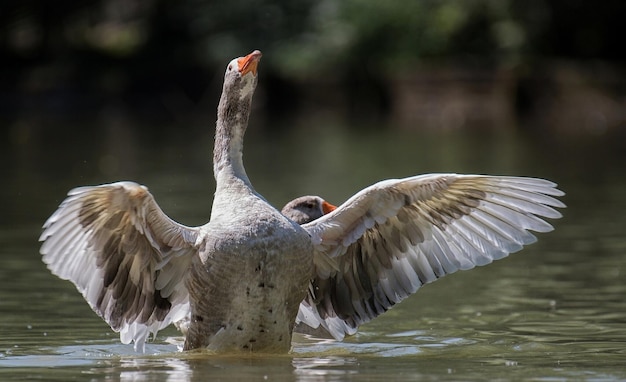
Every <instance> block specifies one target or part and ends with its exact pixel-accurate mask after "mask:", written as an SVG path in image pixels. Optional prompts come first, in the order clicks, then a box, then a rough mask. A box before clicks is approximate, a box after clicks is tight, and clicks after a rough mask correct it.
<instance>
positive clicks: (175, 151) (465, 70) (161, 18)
mask: <svg viewBox="0 0 626 382" xmlns="http://www.w3.org/2000/svg"><path fill="white" fill-rule="evenodd" d="M625 14H626V3H625V2H624V1H622V0H606V1H602V2H589V1H581V0H438V1H433V0H422V1H410V2H407V1H400V0H391V1H386V2H380V1H373V0H346V1H337V0H315V1H313V0H299V1H279V0H256V1H252V0H233V1H228V2H222V1H193V0H186V1H164V0H130V1H128V0H97V1H82V2H75V1H67V0H58V1H54V2H50V1H36V0H31V1H11V0H9V1H3V2H2V4H1V5H0V25H1V28H0V65H2V70H1V71H0V126H1V134H2V135H3V138H2V142H3V143H1V147H0V149H1V150H0V151H1V152H2V153H1V154H0V155H2V157H0V159H2V161H3V163H4V165H3V166H0V168H1V169H2V171H3V172H4V175H5V176H4V177H3V178H4V179H6V180H8V183H10V184H13V185H14V186H13V187H14V189H9V192H11V193H12V195H11V197H8V198H5V200H6V199H9V200H15V199H16V198H18V199H19V200H23V201H24V204H29V203H30V201H31V200H32V199H31V197H24V196H21V197H20V195H23V193H27V192H32V193H33V194H34V195H31V196H36V194H37V192H39V191H40V190H39V189H38V188H39V187H38V186H37V185H45V187H46V188H48V187H52V185H53V184H54V183H55V182H57V181H60V180H61V179H62V176H67V177H68V178H67V179H66V180H65V181H64V182H61V184H60V185H59V190H54V192H56V193H57V195H56V197H55V198H54V200H56V201H58V199H59V198H60V196H61V195H63V194H64V190H66V189H67V188H68V186H71V185H75V184H83V183H103V182H106V181H114V180H118V179H121V178H131V179H138V180H139V181H145V180H144V179H143V177H145V176H146V174H147V173H148V172H149V171H150V170H152V171H154V172H155V173H157V174H159V173H160V174H161V177H160V178H166V179H167V177H164V176H163V174H164V173H165V169H166V168H167V166H170V165H171V166H172V167H173V168H175V167H178V168H179V170H177V171H180V166H184V167H185V168H186V169H187V170H189V171H190V172H191V173H192V174H196V175H189V177H191V178H195V177H200V176H202V177H205V176H206V177H207V178H209V180H208V182H210V181H211V179H210V178H211V177H210V175H208V173H209V172H210V169H211V167H210V163H209V161H208V160H207V159H208V158H209V155H208V152H209V151H210V150H211V145H212V135H213V131H214V120H215V109H216V105H217V102H218V99H219V96H220V92H221V86H222V78H223V72H224V68H225V66H226V64H227V63H228V62H229V61H230V60H231V59H232V58H234V57H238V56H242V55H245V54H247V53H249V52H250V51H252V50H253V49H260V50H261V51H262V52H263V53H264V56H263V59H262V62H261V66H260V82H259V87H258V90H257V93H256V95H255V99H254V111H253V115H252V118H251V126H252V127H251V129H249V132H248V134H249V136H248V140H247V142H248V143H250V142H251V141H256V142H260V143H258V144H255V145H250V144H248V145H247V146H246V152H247V153H252V152H253V150H259V153H258V156H255V157H253V159H251V160H249V161H247V165H248V166H249V167H253V169H254V170H255V171H257V173H261V174H265V173H266V172H269V173H272V172H273V173H275V174H278V175H276V176H279V175H280V172H281V171H284V172H286V173H292V172H298V171H300V172H306V173H308V174H310V176H311V177H316V176H317V177H318V178H321V179H324V181H317V182H313V181H306V180H303V179H298V180H297V183H295V184H294V183H291V184H289V185H286V186H285V187H276V189H277V191H276V192H277V196H276V201H275V203H276V204H281V203H282V202H283V201H284V200H286V199H288V198H289V197H291V196H293V197H295V196H297V194H295V193H297V192H300V193H310V192H313V191H317V192H320V191H318V190H317V189H313V190H311V188H310V186H311V184H315V185H319V184H322V183H324V184H325V186H326V188H330V191H329V192H330V193H331V195H332V196H335V197H337V198H344V197H347V196H349V195H351V193H352V192H353V191H355V188H354V185H353V186H352V188H351V189H350V190H349V191H343V189H344V188H342V187H339V186H337V191H336V192H334V191H335V190H334V189H333V187H334V186H335V185H336V184H341V183H345V184H349V183H355V181H354V180H353V179H348V178H346V177H345V173H346V172H352V171H355V170H353V169H354V167H358V168H359V169H358V170H356V172H357V173H358V171H362V172H363V173H365V174H369V175H370V176H369V177H367V178H366V179H364V180H363V181H362V182H363V183H365V184H361V183H358V185H359V186H361V185H366V184H367V183H366V182H371V181H376V180H378V179H380V178H386V177H389V176H407V175H412V174H414V173H419V172H429V171H446V172H448V171H458V172H461V171H471V172H493V171H497V172H500V173H518V174H520V175H532V174H534V175H537V176H546V177H549V176H551V177H554V175H555V174H556V175H558V176H557V179H556V180H557V181H558V180H559V178H561V179H564V180H567V179H568V178H572V179H578V180H581V179H588V181H589V182H593V181H595V180H597V179H604V178H607V177H609V178H612V177H620V176H622V175H623V167H624V166H623V164H622V163H623V160H622V159H623V158H624V157H623V154H622V153H623V152H624V151H626V150H624V149H626V143H625V142H626V139H624V138H626V133H625V132H626V107H625V106H626V65H625V62H626V60H625V59H626V49H624V47H623V45H624V44H623V36H624V35H626V34H625V33H626V28H624V22H623V16H624V15H625ZM364 141H367V142H369V144H368V143H367V142H364ZM385 142H386V143H385ZM396 142H400V143H396ZM192 144H196V145H200V147H197V148H193V147H192V146H190V145H192ZM403 144H406V145H407V147H406V148H403V149H400V147H402V145H403ZM359 145H361V146H360V147H359ZM385 145H386V146H388V147H387V148H385ZM144 149H145V150H144ZM290 149H293V150H292V151H289V150H290ZM142 150H144V151H142ZM149 150H152V151H150V152H149ZM285 150H286V151H285ZM385 150H387V151H388V153H387V154H385V152H386V151H385ZM192 152H198V153H199V154H196V156H193V154H192ZM280 152H282V156H280V155H279V154H278V153H280ZM408 152H411V153H414V154H415V155H414V157H408V156H407V155H408V154H407V153H408ZM340 153H343V154H340ZM361 153H362V154H361ZM516 153H517V154H520V153H523V154H524V155H522V156H519V155H518V156H515V155H517V154H516ZM537 153H542V154H544V155H550V156H549V157H547V158H545V157H542V156H539V155H538V154H537ZM344 154H345V155H344ZM250 155H252V154H250ZM299 156H305V157H308V159H309V161H308V162H307V163H301V162H295V163H286V162H288V161H289V160H290V158H294V157H299ZM246 157H247V158H248V155H247V156H246ZM350 158H357V159H355V160H354V162H355V163H354V164H352V167H350V169H348V168H344V167H342V164H346V166H347V164H348V163H350V161H351V159H350ZM364 158H366V159H371V160H372V161H375V162H376V163H377V164H380V163H383V162H385V163H388V165H387V166H379V167H380V171H376V168H378V167H376V166H373V165H372V166H369V165H368V166H362V164H363V163H365V162H364V160H365V159H364ZM506 158H509V159H506ZM528 158H530V159H528ZM181 160H182V161H183V164H180V163H179V162H180V161H181ZM532 162H536V163H532ZM296 163H297V164H296ZM399 163H400V164H399ZM516 163H531V164H529V168H528V169H526V168H523V167H515V166H513V164H516ZM548 163H549V164H552V165H557V164H558V165H559V166H558V167H556V168H555V169H553V170H552V171H550V170H548V169H546V168H545V167H546V166H547V164H548ZM404 164H406V170H399V168H402V166H403V165H404ZM298 166H299V167H298ZM255 167H256V168H255ZM342 171H344V172H343V173H342ZM173 172H176V170H173ZM249 172H250V173H251V174H254V173H253V172H252V171H249ZM177 174H180V173H179V172H177ZM333 174H336V176H334V177H333V176H332V175H333ZM76 177H78V179H77V178H76ZM253 177H254V176H253ZM259 178H260V179H259ZM259 178H257V179H256V180H255V182H256V183H257V184H259V185H262V182H264V181H267V182H268V183H269V182H270V180H268V179H271V178H268V177H267V176H264V175H263V176H260V177H259ZM316 179H317V178H316ZM180 181H181V180H180V179H178V180H171V183H172V184H174V183H176V182H180ZM272 181H275V180H272ZM294 182H296V181H294ZM300 185H301V187H299V186H300ZM307 186H309V188H306V187H307ZM203 187H206V188H208V189H211V185H210V184H207V185H203ZM287 189H290V193H288V192H287ZM29 190H32V191H29ZM270 192H274V189H272V190H271V191H270ZM20 193H22V194H20ZM294 194H295V195H294ZM6 207H7V208H8V209H10V210H11V211H12V212H11V213H5V214H4V216H5V218H6V219H7V220H6V221H9V220H10V219H12V218H15V216H16V215H19V214H20V212H19V211H18V210H19V209H18V208H16V206H15V205H10V206H6ZM11 216H13V217H11ZM0 219H1V218H0Z"/></svg>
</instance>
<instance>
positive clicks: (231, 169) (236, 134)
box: [213, 91, 252, 186]
mask: <svg viewBox="0 0 626 382" xmlns="http://www.w3.org/2000/svg"><path fill="white" fill-rule="evenodd" d="M233 93H234V94H233ZM237 93H238V92H226V91H224V92H223V93H222V97H221V99H220V103H219V106H218V108H217V125H216V129H215V146H214V147H213V174H214V175H215V179H216V181H217V183H218V186H219V185H220V182H221V179H222V177H223V176H226V177H229V178H231V179H232V177H233V176H234V177H236V178H239V179H241V180H243V181H244V182H245V183H247V184H248V185H250V180H249V179H248V176H247V175H246V170H245V168H244V167H243V135H244V133H245V131H246V127H247V126H248V116H249V115H250V104H251V102H252V94H250V95H247V96H244V97H241V98H240V97H239V94H237Z"/></svg>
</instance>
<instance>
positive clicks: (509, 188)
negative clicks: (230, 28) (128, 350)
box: [39, 50, 565, 353]
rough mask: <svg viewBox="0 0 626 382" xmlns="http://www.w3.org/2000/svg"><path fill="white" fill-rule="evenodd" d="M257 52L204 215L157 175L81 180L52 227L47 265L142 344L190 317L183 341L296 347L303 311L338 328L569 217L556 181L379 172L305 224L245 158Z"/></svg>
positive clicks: (230, 81) (242, 62)
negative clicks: (164, 189) (184, 208)
mask: <svg viewBox="0 0 626 382" xmlns="http://www.w3.org/2000/svg"><path fill="white" fill-rule="evenodd" d="M260 58H261V52H260V51H258V50H255V51H253V52H252V53H250V54H248V55H246V56H244V57H239V58H235V59H233V60H232V61H230V63H229V64H228V65H227V68H226V72H225V75H224V85H223V90H222V95H221V98H220V101H219V105H218V108H217V122H216V131H215V143H214V151H213V172H214V177H215V180H216V190H215V195H214V198H213V206H212V210H211V216H210V220H209V222H208V223H206V224H204V225H201V226H198V227H188V226H185V225H182V224H179V223H177V222H175V221H173V220H172V219H170V218H169V217H168V216H167V215H166V214H165V213H164V212H163V211H162V210H161V208H160V207H159V206H158V205H157V203H156V201H155V199H154V197H153V195H152V194H151V193H150V192H149V190H148V189H147V188H146V187H145V186H143V185H139V184H137V183H135V182H131V181H120V182H115V183H110V184H103V185H98V186H85V187H78V188H75V189H73V190H71V191H69V193H68V196H67V197H66V199H65V200H63V202H62V203H61V204H60V206H59V207H58V209H57V210H56V211H55V212H54V213H53V214H52V215H51V216H50V217H49V218H48V219H47V221H46V222H45V223H44V225H43V231H42V234H41V236H40V238H39V240H40V241H41V242H42V244H41V248H40V252H41V254H42V260H43V262H44V263H45V264H46V265H47V267H48V269H49V270H50V271H51V272H52V273H53V274H55V275H56V276H58V277H60V278H61V279H64V280H69V281H71V282H72V283H74V284H75V286H76V288H77V289H78V291H79V292H80V293H81V294H82V295H83V297H84V298H85V300H86V301H87V303H88V304H89V305H90V307H91V308H92V309H93V310H94V311H95V312H96V313H97V314H98V315H99V316H100V317H102V318H103V319H104V320H105V321H106V322H107V323H108V324H109V325H110V326H111V328H112V329H113V330H114V331H116V332H119V333H120V340H121V342H122V343H125V344H129V343H131V342H132V343H134V347H135V350H137V351H144V349H145V348H144V347H145V342H146V341H147V339H148V337H149V336H150V335H152V336H156V333H157V332H158V331H159V330H161V329H163V328H165V327H166V326H168V325H170V324H172V323H176V322H179V321H181V320H185V318H188V319H189V322H188V327H187V328H186V334H185V342H184V345H183V350H192V349H198V348H203V349H209V350H211V351H213V352H219V353H228V352H262V353H285V352H288V351H289V350H290V348H291V339H292V332H293V329H294V326H295V325H296V324H298V325H306V326H309V327H310V328H312V329H317V328H321V329H323V330H324V331H325V332H327V333H329V334H330V335H331V336H332V337H334V338H335V339H337V340H342V339H343V338H344V337H345V336H346V335H352V334H354V333H356V331H357V329H358V327H359V326H360V325H362V324H364V323H366V322H368V321H370V320H371V319H373V318H375V317H377V316H379V315H380V314H382V313H384V312H385V311H387V310H388V309H390V308H391V307H392V306H394V305H395V304H397V303H399V302H400V301H402V300H404V299H405V298H407V297H408V296H409V295H411V294H413V293H415V292H416V291H417V290H418V289H419V288H420V287H421V286H422V285H424V284H427V283H430V282H433V281H435V280H437V279H438V278H440V277H443V276H445V275H448V274H450V273H454V272H456V271H458V270H467V269H471V268H473V267H475V266H482V265H486V264H489V263H491V262H492V261H494V260H498V259H501V258H503V257H506V256H508V255H509V254H510V253H513V252H516V251H519V250H520V249H522V247H523V246H524V245H527V244H530V243H533V242H534V241H535V240H536V236H535V235H534V234H533V233H532V232H538V233H543V232H549V231H551V230H552V229H553V227H552V225H550V224H549V223H548V222H547V221H546V220H544V219H557V218H559V217H561V213H560V212H559V211H558V210H557V209H556V208H563V207H565V205H564V204H563V203H562V202H561V201H560V200H559V199H558V197H560V196H562V195H564V193H563V192H562V191H560V190H559V189H557V188H556V187H557V186H556V184H555V183H553V182H551V181H548V180H543V179H537V178H527V177H512V176H488V175H458V174H452V173H450V174H443V173H442V174H426V175H418V176H412V177H408V178H403V179H388V180H383V181H380V182H378V183H376V184H374V185H371V186H369V187H367V188H365V189H363V190H361V191H359V192H357V193H356V194H355V195H354V196H352V197H351V198H349V199H348V200H347V201H346V202H344V203H343V204H341V205H340V206H338V207H336V208H332V209H331V208H330V207H328V206H327V207H326V211H324V210H322V213H323V216H319V217H318V218H317V219H315V220H312V221H310V222H308V223H304V224H302V225H300V224H298V223H297V222H296V221H294V220H293V218H294V215H291V214H289V213H288V214H287V216H285V215H284V214H282V213H281V212H280V211H278V210H277V209H275V208H274V207H272V206H271V205H270V204H269V203H268V202H267V201H266V200H265V198H264V197H263V196H262V195H260V194H259V193H258V192H257V191H255V189H254V188H253V186H252V184H251V182H250V180H249V179H248V176H247V175H246V171H245V169H244V165H243V140H244V133H245V131H246V128H247V125H248V118H249V114H250V106H251V102H252V96H253V94H254V91H255V88H256V85H257V81H258V77H257V74H258V73H257V69H258V63H259V60H260ZM290 216H291V217H292V219H290V218H289V217H290Z"/></svg>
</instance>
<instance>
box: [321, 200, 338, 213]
mask: <svg viewBox="0 0 626 382" xmlns="http://www.w3.org/2000/svg"><path fill="white" fill-rule="evenodd" d="M336 209H337V206H333V205H332V204H330V203H328V202H327V201H325V200H324V201H323V202H322V211H323V212H324V215H326V214H327V213H330V212H333V211H334V210H336Z"/></svg>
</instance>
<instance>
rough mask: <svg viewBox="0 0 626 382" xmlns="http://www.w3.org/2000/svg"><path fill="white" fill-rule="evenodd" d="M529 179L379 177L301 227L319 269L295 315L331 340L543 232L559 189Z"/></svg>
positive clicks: (552, 214) (555, 215)
mask: <svg viewBox="0 0 626 382" xmlns="http://www.w3.org/2000/svg"><path fill="white" fill-rule="evenodd" d="M555 187H556V185H555V184H554V183H552V182H549V181H547V180H542V179H534V178H518V177H498V176H481V175H455V174H432V175H421V176H416V177H411V178H405V179H400V180H395V179H394V180H386V181H382V182H379V183H377V184H375V185H373V186H371V187H368V188H366V189H364V190H362V191H361V192H359V193H358V194H356V195H355V196H353V197H352V198H351V199H350V200H348V201H347V202H345V203H344V204H343V205H341V206H340V207H339V208H337V209H336V210H335V211H333V212H331V213H329V214H327V215H325V216H323V217H321V218H320V219H318V220H316V221H313V222H311V223H309V224H306V225H304V226H303V227H304V228H305V229H306V230H307V231H308V232H309V233H310V234H311V237H312V240H313V243H314V245H315V250H316V253H315V256H314V264H315V269H316V273H315V275H314V278H313V280H312V281H311V284H310V287H309V293H308V295H307V297H306V298H305V300H304V301H303V302H302V303H301V304H300V310H299V312H298V318H297V321H298V322H303V323H305V324H307V325H309V326H311V327H313V328H317V327H318V326H319V325H321V326H322V327H323V328H324V329H326V330H327V331H328V332H329V333H330V334H331V335H332V336H333V337H335V338H336V339H342V338H343V337H344V335H345V334H354V333H355V332H356V330H357V327H358V326H359V325H360V324H362V323H365V322H367V321H370V320H371V319H372V318H374V317H376V316H378V315H380V314H382V313H383V312H385V311H386V310H388V309H389V308H391V307H392V306H393V305H394V304H396V303H398V302H400V301H402V300H403V299H404V298H406V297H407V296H409V295H410V294H412V293H414V292H415V291H417V289H418V288H419V287H420V286H422V285H424V284H426V283H430V282H432V281H435V280H436V279H438V278H439V277H442V276H445V275H447V274H450V273H453V272H456V271H457V270H464V269H470V268H473V267H475V266H480V265H485V264H488V263H491V262H492V261H493V260H497V259H501V258H503V257H505V256H507V255H508V254H509V253H512V252H516V251H519V250H520V249H521V248H522V247H523V246H524V245H526V244H530V243H532V242H534V241H535V240H536V238H535V236H534V235H533V234H531V233H530V232H529V231H535V232H547V231H551V230H552V226H551V225H550V224H548V223H547V222H545V221H544V220H542V219H541V218H540V217H544V218H553V219H554V218H559V217H561V214H560V213H559V212H558V211H556V210H555V209H554V208H552V207H565V205H564V204H563V203H561V202H560V201H559V200H557V199H555V198H554V197H555V196H561V195H563V192H561V191H559V190H558V189H556V188H555Z"/></svg>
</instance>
